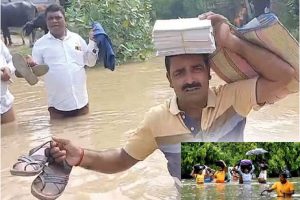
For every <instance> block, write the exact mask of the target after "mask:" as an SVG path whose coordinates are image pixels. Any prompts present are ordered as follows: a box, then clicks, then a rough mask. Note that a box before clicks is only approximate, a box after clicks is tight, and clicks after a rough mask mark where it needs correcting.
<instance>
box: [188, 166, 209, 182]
mask: <svg viewBox="0 0 300 200" xmlns="http://www.w3.org/2000/svg"><path fill="white" fill-rule="evenodd" d="M205 174H206V170H205V166H203V165H199V164H197V165H194V167H193V170H192V172H191V176H192V177H193V178H195V180H196V183H197V184H203V183H204V177H205Z"/></svg>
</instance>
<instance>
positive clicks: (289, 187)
mask: <svg viewBox="0 0 300 200" xmlns="http://www.w3.org/2000/svg"><path fill="white" fill-rule="evenodd" d="M274 190H276V192H277V196H278V197H284V198H290V197H292V195H293V194H294V193H295V189H294V184H293V183H291V182H289V181H288V180H287V174H286V173H284V172H282V173H281V174H280V175H279V182H276V183H274V184H273V185H272V187H271V188H270V189H268V190H266V191H267V192H272V191H274Z"/></svg>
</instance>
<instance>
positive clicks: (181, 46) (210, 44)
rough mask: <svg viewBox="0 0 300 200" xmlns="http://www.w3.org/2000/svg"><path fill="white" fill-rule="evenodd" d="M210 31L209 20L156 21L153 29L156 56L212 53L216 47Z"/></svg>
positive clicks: (211, 29)
mask: <svg viewBox="0 0 300 200" xmlns="http://www.w3.org/2000/svg"><path fill="white" fill-rule="evenodd" d="M212 31H213V28H212V25H211V21H210V20H199V19H198V18H186V19H170V20H157V21H156V22H155V24H154V28H153V42H154V46H155V48H156V50H157V55H158V56H170V55H178V54H197V53H213V52H214V51H215V50H216V46H215V40H214V37H213V34H212Z"/></svg>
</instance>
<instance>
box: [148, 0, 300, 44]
mask: <svg viewBox="0 0 300 200" xmlns="http://www.w3.org/2000/svg"><path fill="white" fill-rule="evenodd" d="M152 2H153V9H154V16H155V17H156V18H157V19H172V18H179V17H196V16H197V15H199V14H201V13H204V12H207V11H213V12H215V13H219V14H222V15H224V16H225V17H227V18H228V19H229V20H230V21H231V22H233V19H234V17H235V16H236V15H237V13H238V11H239V9H240V7H241V2H243V0H153V1H152ZM244 2H248V0H244ZM249 2H250V0H249ZM271 4H272V6H271V7H272V8H271V9H272V11H274V12H275V13H276V14H277V15H278V16H279V19H280V21H281V22H282V23H283V24H284V25H285V26H286V27H287V29H288V30H289V31H290V32H291V33H292V35H293V36H294V37H295V38H296V39H297V40H298V41H299V0H286V1H282V0H271ZM246 5H249V4H246ZM248 20H250V19H248Z"/></svg>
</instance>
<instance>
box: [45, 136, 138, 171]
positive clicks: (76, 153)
mask: <svg viewBox="0 0 300 200" xmlns="http://www.w3.org/2000/svg"><path fill="white" fill-rule="evenodd" d="M50 154H51V156H52V157H53V158H54V159H55V161H56V162H61V161H64V160H65V161H66V162H67V163H68V164H69V165H71V166H74V165H78V166H80V167H83V168H86V169H90V170H94V171H98V172H102V173H109V174H111V173H117V172H121V171H124V170H126V169H129V168H130V167H132V166H133V165H134V164H136V163H137V162H138V160H136V159H134V158H133V157H131V156H130V155H128V154H127V153H126V152H125V150H124V149H121V148H120V149H112V150H106V151H98V152H97V151H92V150H87V149H82V148H80V147H78V146H75V145H73V144H72V143H71V142H70V141H69V140H65V139H58V138H53V141H52V142H51V149H50Z"/></svg>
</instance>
